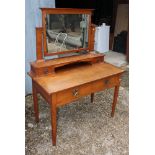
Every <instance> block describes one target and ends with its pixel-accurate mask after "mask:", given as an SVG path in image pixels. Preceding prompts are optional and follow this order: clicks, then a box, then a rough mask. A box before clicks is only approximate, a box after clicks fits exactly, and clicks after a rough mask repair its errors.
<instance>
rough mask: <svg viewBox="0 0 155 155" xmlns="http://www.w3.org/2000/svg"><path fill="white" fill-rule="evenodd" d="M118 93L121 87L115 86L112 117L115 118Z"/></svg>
mask: <svg viewBox="0 0 155 155" xmlns="http://www.w3.org/2000/svg"><path fill="white" fill-rule="evenodd" d="M118 92H119V85H118V86H115V90H114V98H113V104H112V112H111V117H114V113H115V107H116V103H117V97H118Z"/></svg>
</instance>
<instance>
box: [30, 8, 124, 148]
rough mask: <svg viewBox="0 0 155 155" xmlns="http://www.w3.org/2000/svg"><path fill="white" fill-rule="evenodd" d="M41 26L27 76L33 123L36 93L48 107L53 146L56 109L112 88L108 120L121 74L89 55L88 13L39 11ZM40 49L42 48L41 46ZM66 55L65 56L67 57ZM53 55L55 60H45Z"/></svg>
mask: <svg viewBox="0 0 155 155" xmlns="http://www.w3.org/2000/svg"><path fill="white" fill-rule="evenodd" d="M41 11H42V23H43V26H42V27H40V28H36V57H37V60H36V61H35V62H32V63H31V70H30V72H29V73H28V74H29V75H30V77H31V78H32V88H33V102H34V111H35V119H36V121H37V122H38V121H39V110H38V99H37V93H40V94H41V95H42V96H43V98H44V99H45V100H46V101H47V103H49V104H50V107H51V125H52V143H53V145H56V130H57V122H56V120H57V119H56V117H57V108H58V107H60V106H63V105H66V104H68V103H70V102H72V101H74V100H77V99H79V98H80V97H83V96H86V95H89V94H90V95H91V102H93V98H94V93H95V92H98V91H102V90H104V89H107V88H112V87H115V90H114V99H113V103H112V112H111V116H112V117H113V116H114V111H115V106H116V102H117V96H118V91H119V85H120V76H121V74H122V73H123V70H122V69H120V68H117V67H115V66H113V65H111V64H108V63H105V62H104V55H103V54H99V53H96V52H94V51H93V47H94V31H95V29H94V25H93V24H91V14H92V10H90V9H58V8H55V9H53V8H41ZM42 45H43V46H42ZM67 54H69V55H67ZM52 55H57V56H58V58H55V59H50V60H46V58H47V57H49V56H52Z"/></svg>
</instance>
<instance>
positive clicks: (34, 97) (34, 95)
mask: <svg viewBox="0 0 155 155" xmlns="http://www.w3.org/2000/svg"><path fill="white" fill-rule="evenodd" d="M32 95H33V103H34V113H35V120H36V122H39V110H38V97H37V90H36V88H35V86H34V83H33V82H32Z"/></svg>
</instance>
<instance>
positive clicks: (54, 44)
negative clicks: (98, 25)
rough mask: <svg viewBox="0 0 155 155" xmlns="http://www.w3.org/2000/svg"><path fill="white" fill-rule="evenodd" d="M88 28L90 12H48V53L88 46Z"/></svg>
mask: <svg viewBox="0 0 155 155" xmlns="http://www.w3.org/2000/svg"><path fill="white" fill-rule="evenodd" d="M88 29H89V15H88V14H87V15H86V14H47V15H46V38H47V51H48V53H52V52H54V53H55V52H61V51H68V50H76V49H81V48H88Z"/></svg>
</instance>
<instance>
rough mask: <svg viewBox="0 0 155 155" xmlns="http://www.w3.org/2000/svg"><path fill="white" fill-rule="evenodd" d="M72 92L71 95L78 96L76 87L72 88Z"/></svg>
mask: <svg viewBox="0 0 155 155" xmlns="http://www.w3.org/2000/svg"><path fill="white" fill-rule="evenodd" d="M72 94H73V96H78V95H79V92H78V89H77V88H76V89H73V91H72Z"/></svg>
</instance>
